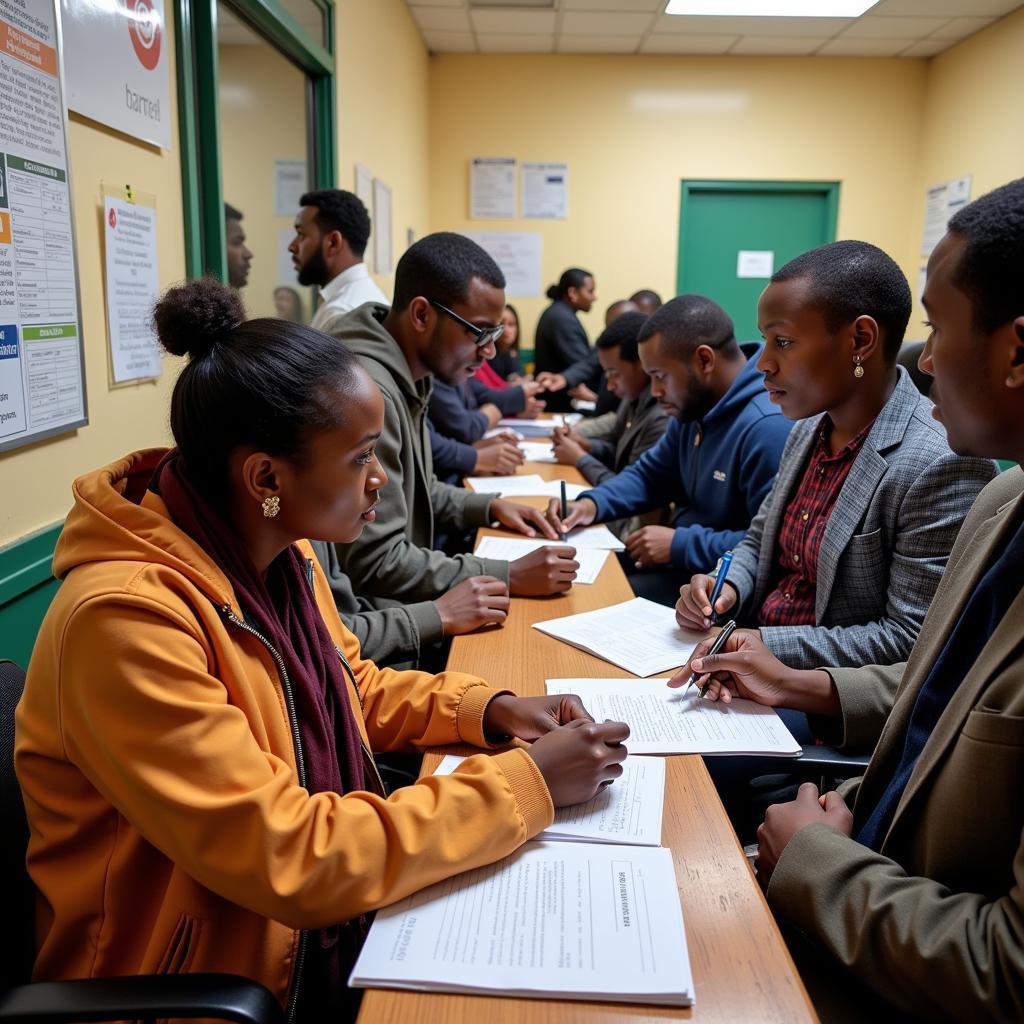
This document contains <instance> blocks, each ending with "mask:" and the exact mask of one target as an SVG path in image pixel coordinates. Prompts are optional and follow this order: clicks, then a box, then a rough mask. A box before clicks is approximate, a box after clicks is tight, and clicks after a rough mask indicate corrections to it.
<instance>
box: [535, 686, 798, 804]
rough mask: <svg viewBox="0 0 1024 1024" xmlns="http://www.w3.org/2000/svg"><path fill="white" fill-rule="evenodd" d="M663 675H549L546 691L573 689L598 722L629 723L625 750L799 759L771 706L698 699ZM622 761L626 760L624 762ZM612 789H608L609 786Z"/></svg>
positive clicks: (694, 691)
mask: <svg viewBox="0 0 1024 1024" xmlns="http://www.w3.org/2000/svg"><path fill="white" fill-rule="evenodd" d="M667 682H668V680H666V679H549V680H548V681H547V688H548V693H575V694H577V695H578V696H579V698H580V699H581V700H582V701H583V704H584V705H585V707H586V709H587V711H589V712H590V714H591V715H593V716H594V718H595V719H596V720H597V721H598V722H600V721H603V720H604V719H606V718H610V719H612V720H613V721H616V722H625V723H626V725H628V726H629V739H628V740H626V746H627V747H628V748H629V752H630V754H758V755H762V756H764V755H767V756H775V757H799V755H800V754H801V753H802V748H801V746H800V744H799V743H797V741H796V740H795V739H794V738H793V734H792V733H791V732H790V731H789V730H788V729H787V728H786V726H785V724H784V723H783V721H782V719H781V718H779V716H778V715H777V714H776V713H775V711H774V709H773V708H766V707H765V706H764V705H763V704H755V703H754V702H753V701H749V700H739V699H734V700H733V701H732V703H731V704H723V703H722V702H721V701H708V700H701V699H700V697H699V696H698V695H697V689H696V687H694V686H691V687H688V688H686V689H683V688H680V689H669V687H668V686H667V685H666V683H667ZM627 763H628V761H627ZM613 788H614V787H613Z"/></svg>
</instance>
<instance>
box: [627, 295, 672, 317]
mask: <svg viewBox="0 0 1024 1024" xmlns="http://www.w3.org/2000/svg"><path fill="white" fill-rule="evenodd" d="M629 301H630V302H632V303H633V304H634V305H635V306H636V307H637V308H638V309H639V310H640V312H641V313H643V314H645V315H646V316H650V315H651V314H652V313H656V312H657V311H658V310H659V309H661V307H662V305H664V303H662V301H661V296H660V295H659V294H658V293H657V292H655V291H652V290H651V289H650V288H641V289H640V291H638V292H633V294H632V295H630V297H629Z"/></svg>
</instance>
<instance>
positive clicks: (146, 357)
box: [103, 196, 161, 384]
mask: <svg viewBox="0 0 1024 1024" xmlns="http://www.w3.org/2000/svg"><path fill="white" fill-rule="evenodd" d="M103 221H104V224H105V225H106V228H105V232H104V234H105V240H106V241H105V248H106V271H107V334H108V336H109V338H110V366H111V373H112V375H113V378H114V383H115V384H121V383H123V382H125V381H129V380H140V379H141V378H145V377H159V376H160V369H161V360H160V344H159V342H158V341H157V339H156V333H155V331H154V329H153V324H152V320H151V318H152V313H153V304H154V303H155V302H156V299H157V294H158V292H159V290H160V289H159V284H158V282H157V268H156V210H155V209H153V207H152V206H145V205H143V204H142V203H139V202H135V203H130V202H128V201H127V200H125V199H120V198H118V197H115V196H105V197H104V200H103Z"/></svg>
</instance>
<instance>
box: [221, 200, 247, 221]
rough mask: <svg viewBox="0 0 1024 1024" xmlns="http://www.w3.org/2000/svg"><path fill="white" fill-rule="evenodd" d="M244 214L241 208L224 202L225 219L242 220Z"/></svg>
mask: <svg viewBox="0 0 1024 1024" xmlns="http://www.w3.org/2000/svg"><path fill="white" fill-rule="evenodd" d="M244 216H245V215H244V214H243V213H242V211H241V210H239V209H237V208H236V207H234V206H232V205H231V204H230V203H225V204H224V220H225V221H229V220H242V218H243V217H244Z"/></svg>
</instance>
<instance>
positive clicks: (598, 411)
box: [582, 299, 640, 437]
mask: <svg viewBox="0 0 1024 1024" xmlns="http://www.w3.org/2000/svg"><path fill="white" fill-rule="evenodd" d="M639 312H640V307H639V306H638V305H637V304H636V303H635V302H631V301H630V300H629V299H616V300H615V302H613V303H612V304H611V305H610V306H609V307H608V308H607V309H606V310H605V311H604V325H605V327H609V326H610V325H611V323H612V321H613V320H615V319H617V318H618V317H620V316H622V315H623V314H624V313H639ZM594 358H595V359H597V344H596V342H595V344H594ZM597 362H598V366H600V365H601V360H600V359H597ZM621 404H622V403H621V402H620V401H619V399H618V397H617V396H616V395H614V394H613V393H612V392H611V391H609V390H608V379H607V377H606V376H605V374H604V373H603V372H602V373H601V377H600V380H599V382H598V387H597V401H596V402H595V403H594V412H593V414H592V415H589V416H585V417H584V419H583V421H582V422H583V423H593V422H595V421H596V422H597V423H599V424H600V427H599V428H598V430H597V432H595V433H592V434H589V435H588V436H589V437H597V436H599V435H603V434H604V432H605V431H606V430H608V429H609V427H610V426H611V424H613V423H614V422H615V416H616V414H617V413H618V411H619V406H620V405H621Z"/></svg>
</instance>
